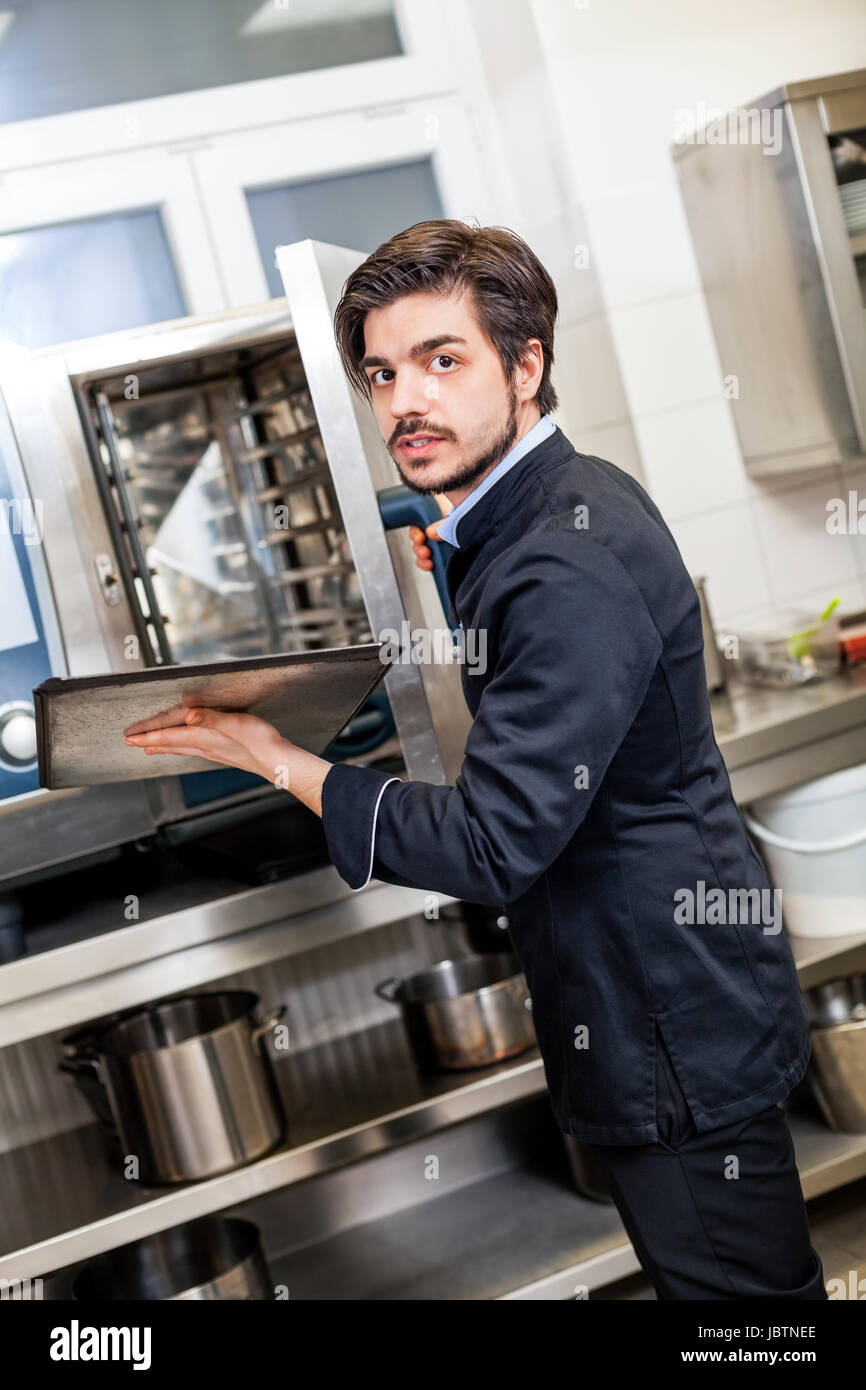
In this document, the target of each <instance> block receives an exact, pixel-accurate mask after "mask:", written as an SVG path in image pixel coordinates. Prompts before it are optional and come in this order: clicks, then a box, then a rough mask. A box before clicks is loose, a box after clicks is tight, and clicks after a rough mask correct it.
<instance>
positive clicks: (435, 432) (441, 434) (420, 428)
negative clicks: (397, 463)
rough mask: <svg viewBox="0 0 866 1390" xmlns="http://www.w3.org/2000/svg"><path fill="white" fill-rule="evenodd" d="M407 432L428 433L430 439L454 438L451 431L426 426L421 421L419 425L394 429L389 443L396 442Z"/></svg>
mask: <svg viewBox="0 0 866 1390" xmlns="http://www.w3.org/2000/svg"><path fill="white" fill-rule="evenodd" d="M407 434H429V435H430V437H431V438H432V439H451V440H453V439H454V437H455V436H454V434H453V431H451V430H442V429H437V428H436V426H435V425H434V426H432V427H428V426H427V425H425V424H424V423H423V421H422V422H421V424H420V425H411V426H405V425H404V426H403V427H402V428H400V429H396V430H395V431H394V433H393V434H392V435H391V441H390V442H391V443H392V444H397V443H398V442H399V441H400V440H401V439H403V438H404V436H405V435H407Z"/></svg>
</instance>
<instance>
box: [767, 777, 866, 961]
mask: <svg viewBox="0 0 866 1390" xmlns="http://www.w3.org/2000/svg"><path fill="white" fill-rule="evenodd" d="M744 820H745V822H746V825H747V827H748V829H749V831H750V833H751V834H752V835H754V836H755V838H756V839H758V840H760V842H761V845H762V848H763V851H764V855H765V858H766V861H767V867H768V869H769V871H770V876H771V878H772V880H773V882H774V884H775V886H776V887H777V888H779V889H780V890H781V893H782V915H783V918H784V921H785V925H786V927H787V929H788V931H789V932H790V933H791V934H792V935H793V936H805V937H819V936H852V935H857V934H860V933H864V934H866V763H861V764H859V765H858V766H857V767H849V768H846V769H845V770H844V772H834V773H832V774H831V775H830V776H829V777H819V778H818V779H817V781H814V782H807V783H805V784H804V785H803V786H800V787H794V788H793V789H792V790H791V791H786V792H780V793H777V794H776V795H775V796H766V797H762V798H760V799H759V800H758V801H755V802H753V803H752V806H751V808H750V813H749V814H746V815H744Z"/></svg>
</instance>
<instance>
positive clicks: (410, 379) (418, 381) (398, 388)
mask: <svg viewBox="0 0 866 1390" xmlns="http://www.w3.org/2000/svg"><path fill="white" fill-rule="evenodd" d="M429 409H430V399H429V397H428V396H425V395H424V373H423V372H418V371H413V370H412V369H411V368H408V369H405V368H404V369H403V370H402V371H399V372H398V373H397V380H396V381H395V382H394V389H393V391H392V392H391V414H392V415H393V416H394V419H395V420H402V419H403V418H404V417H405V418H407V419H408V418H409V417H411V416H415V415H419V416H422V417H424V416H426V415H427V412H428V411H429Z"/></svg>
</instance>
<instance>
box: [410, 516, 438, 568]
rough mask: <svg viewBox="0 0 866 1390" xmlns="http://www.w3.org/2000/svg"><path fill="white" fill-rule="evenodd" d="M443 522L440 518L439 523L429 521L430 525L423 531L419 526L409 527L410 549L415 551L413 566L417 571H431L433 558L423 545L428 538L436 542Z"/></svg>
mask: <svg viewBox="0 0 866 1390" xmlns="http://www.w3.org/2000/svg"><path fill="white" fill-rule="evenodd" d="M444 520H445V518H444V517H442V519H441V520H440V521H431V522H430V525H429V526H427V527H425V529H424V530H423V531H422V530H421V527H420V526H410V527H409V538H410V540H411V541H412V549H413V550H414V551H415V564H416V565H417V566H418V568H419V570H432V568H433V556H432V555H431V554H430V547H429V546H428V545H426V544H425V539H426V537H427V536H430V537H431V538H432V539H433V540H436V539H437V537H438V535H439V527H440V526H441V525H442V521H444Z"/></svg>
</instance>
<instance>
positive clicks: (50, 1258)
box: [0, 938, 866, 1297]
mask: <svg viewBox="0 0 866 1390" xmlns="http://www.w3.org/2000/svg"><path fill="white" fill-rule="evenodd" d="M847 940H850V938H847ZM858 940H859V939H858ZM809 944H810V946H811V944H812V943H809ZM822 944H827V945H828V946H829V943H822ZM859 946H860V948H861V949H863V948H864V942H863V941H859ZM806 960H807V962H808V968H809V969H810V970H813V971H816V972H817V971H819V970H820V969H828V965H829V962H831V961H832V957H831V956H826V955H825V956H823V957H821V961H820V962H818V961H816V959H815V957H814V956H808V955H807V957H806ZM829 973H832V971H830V972H829ZM276 1074H277V1078H278V1081H279V1084H280V1088H281V1093H282V1096H283V1101H284V1105H285V1110H286V1114H287V1115H288V1116H289V1121H290V1129H289V1134H288V1138H287V1142H286V1144H285V1145H284V1147H283V1148H282V1149H280V1150H279V1151H278V1152H276V1153H274V1154H271V1155H269V1156H268V1157H266V1158H263V1159H260V1160H258V1162H256V1163H253V1164H250V1165H248V1166H247V1167H245V1168H240V1169H237V1170H235V1171H234V1172H231V1173H227V1174H224V1175H222V1176H220V1177H216V1178H211V1179H209V1180H208V1181H206V1182H201V1183H194V1184H188V1185H186V1186H184V1187H178V1188H165V1189H162V1188H160V1189H156V1188H141V1187H139V1186H138V1185H137V1184H134V1183H130V1182H128V1181H126V1180H125V1179H123V1178H122V1177H121V1176H120V1175H119V1174H118V1173H116V1172H113V1171H112V1170H111V1167H110V1165H109V1163H108V1161H107V1159H106V1157H105V1154H104V1151H103V1148H102V1141H101V1134H100V1130H99V1127H98V1126H97V1125H86V1126H84V1127H82V1128H81V1129H76V1130H72V1131H69V1132H67V1133H65V1134H60V1135H56V1136H54V1137H53V1138H51V1139H47V1140H43V1141H41V1142H39V1143H36V1144H31V1145H28V1146H26V1147H25V1148H22V1149H19V1150H14V1151H13V1152H11V1153H7V1154H3V1155H0V1191H2V1192H3V1193H4V1199H5V1201H4V1210H3V1212H2V1215H0V1277H4V1278H12V1277H16V1278H26V1277H30V1278H33V1277H36V1276H37V1275H40V1274H45V1273H47V1272H49V1271H51V1270H54V1269H59V1268H60V1267H61V1266H65V1265H68V1264H72V1263H74V1262H76V1261H78V1260H82V1259H87V1258H89V1257H91V1256H93V1255H95V1254H98V1253H99V1252H100V1251H102V1250H107V1249H111V1248H113V1247H114V1246H117V1245H121V1244H125V1243H126V1242H127V1241H130V1240H136V1239H138V1238H139V1237H140V1236H144V1235H150V1234H152V1233H153V1232H155V1231H159V1230H165V1229H167V1228H168V1227H170V1226H174V1225H177V1224H179V1223H180V1222H182V1221H187V1220H190V1219H192V1218H193V1217H196V1216H203V1215H206V1214H208V1213H210V1212H216V1211H220V1210H223V1209H225V1208H226V1207H231V1206H236V1205H238V1204H240V1203H243V1202H247V1201H251V1200H253V1199H254V1198H257V1197H261V1196H263V1195H264V1194H265V1193H268V1192H272V1191H275V1190H276V1189H278V1188H280V1187H285V1186H287V1185H288V1184H290V1183H295V1182H300V1181H302V1180H303V1179H305V1178H309V1177H314V1176H316V1175H317V1174H321V1173H324V1172H326V1171H329V1170H331V1169H334V1168H338V1167H340V1166H342V1165H345V1164H349V1163H354V1162H357V1161H358V1160H359V1159H363V1158H369V1157H371V1156H372V1155H374V1154H379V1153H383V1152H385V1151H386V1150H388V1149H391V1148H394V1147H395V1146H397V1145H398V1144H401V1143H405V1142H408V1141H410V1140H413V1139H417V1138H419V1137H420V1136H422V1135H425V1134H432V1133H434V1132H436V1131H437V1130H440V1129H443V1128H445V1127H446V1126H448V1125H452V1124H456V1123H458V1122H460V1121H462V1120H467V1119H471V1118H473V1117H475V1116H479V1115H482V1114H485V1113H488V1112H491V1111H494V1110H497V1109H499V1108H500V1107H502V1106H504V1105H508V1104H510V1103H512V1102H514V1101H518V1100H523V1099H527V1098H529V1097H532V1096H538V1095H541V1094H543V1093H544V1091H545V1078H544V1070H543V1066H542V1062H541V1056H540V1053H539V1051H538V1049H537V1048H533V1049H531V1050H530V1051H528V1052H526V1053H524V1054H522V1056H521V1057H520V1058H518V1059H516V1060H512V1061H507V1062H503V1063H501V1064H500V1065H498V1066H496V1067H491V1068H482V1069H478V1070H476V1071H472V1072H465V1073H453V1074H451V1075H443V1076H439V1077H427V1078H423V1077H420V1076H419V1075H418V1073H417V1071H416V1068H415V1065H414V1062H413V1059H412V1056H411V1054H410V1051H409V1048H408V1044H407V1041H406V1035H405V1032H404V1029H403V1025H402V1022H401V1020H400V1019H393V1020H391V1021H390V1022H388V1023H385V1024H379V1025H377V1026H375V1027H373V1028H370V1029H367V1030H365V1031H364V1032H361V1033H356V1034H353V1035H352V1036H350V1037H347V1038H343V1039H340V1040H338V1041H336V1042H331V1043H328V1044H323V1045H322V1046H320V1047H316V1048H311V1049H309V1050H308V1051H306V1052H303V1053H300V1054H298V1055H297V1056H293V1057H290V1058H288V1059H286V1060H285V1061H282V1062H279V1063H278V1064H277V1068H276ZM801 1134H802V1138H801V1142H802V1143H804V1144H805V1146H806V1147H805V1149H804V1154H805V1158H806V1160H807V1167H808V1173H804V1172H803V1169H802V1168H801V1175H802V1176H803V1180H804V1189H805V1190H806V1195H807V1197H811V1196H817V1195H818V1194H819V1193H820V1192H824V1191H828V1190H830V1189H831V1188H833V1187H835V1186H840V1185H842V1184H843V1183H846V1182H850V1181H852V1180H853V1179H854V1178H856V1177H859V1176H861V1175H862V1174H863V1173H866V1134H864V1135H841V1134H835V1133H833V1132H832V1131H830V1130H827V1129H826V1128H824V1126H823V1125H812V1126H811V1127H810V1126H809V1125H808V1124H806V1125H805V1127H804V1126H803V1125H801ZM798 1152H799V1150H798ZM589 1205H591V1206H593V1207H594V1206H595V1204H589ZM70 1213H74V1218H75V1224H74V1225H72V1226H70V1225H69V1224H68V1223H69V1221H70ZM593 1229H594V1228H593ZM609 1254H610V1258H608V1255H609ZM602 1257H604V1258H603V1259H602ZM599 1259H602V1264H601V1265H600V1266H599V1270H598V1273H599V1276H600V1282H609V1281H610V1280H611V1279H614V1278H620V1277H622V1275H624V1274H627V1273H628V1272H629V1269H628V1268H627V1267H626V1266H627V1260H626V1263H625V1264H624V1263H623V1260H624V1256H623V1252H622V1251H621V1250H619V1251H616V1250H615V1249H614V1250H613V1251H612V1253H611V1252H607V1251H599V1250H593V1251H592V1252H591V1254H590V1255H588V1256H586V1260H588V1261H589V1268H588V1270H587V1271H585V1272H586V1273H587V1274H592V1276H593V1277H595V1274H594V1273H593V1271H595V1265H594V1264H593V1261H596V1260H599ZM569 1268H570V1266H569ZM612 1271H613V1272H612ZM601 1276H603V1277H601ZM569 1277H570V1275H569ZM575 1280H576V1282H587V1280H586V1278H583V1279H580V1278H577V1276H575ZM283 1282H285V1281H283ZM479 1296H483V1297H488V1296H492V1295H487V1294H484V1295H479ZM496 1296H497V1297H498V1296H499V1295H496ZM526 1296H527V1297H534V1296H535V1295H531V1294H527V1295H526ZM539 1296H543V1297H547V1296H548V1295H547V1294H543V1295H539ZM552 1296H556V1297H561V1296H564V1295H561V1294H556V1295H552Z"/></svg>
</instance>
